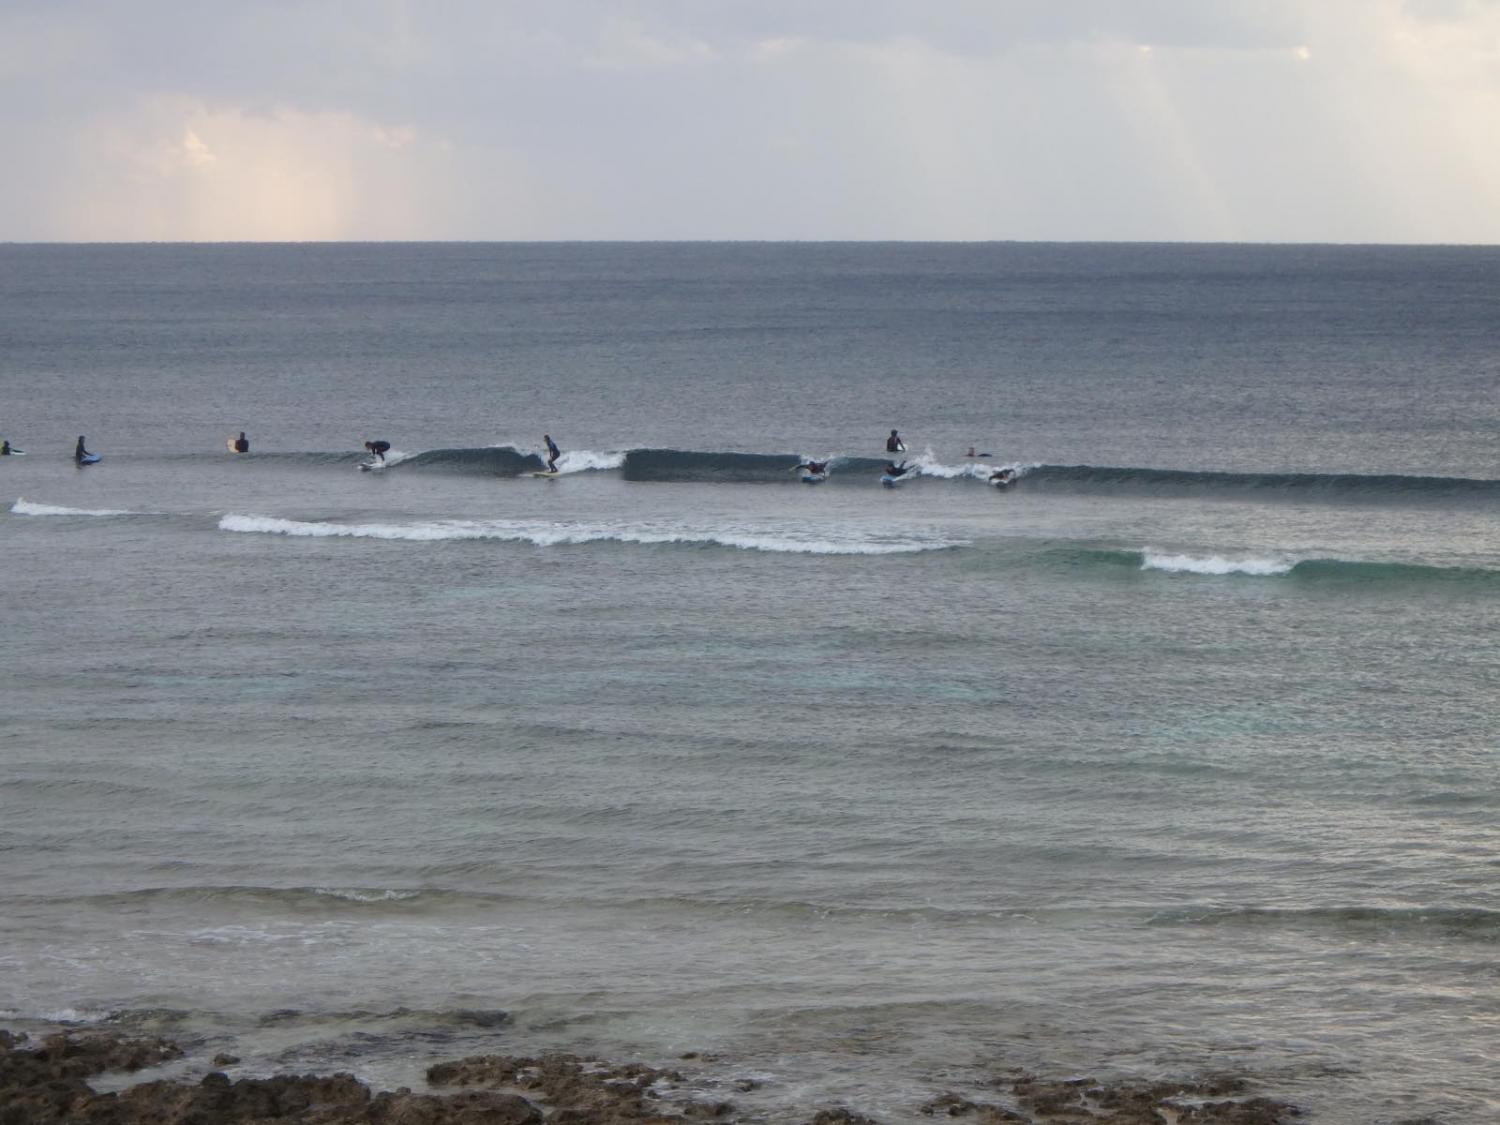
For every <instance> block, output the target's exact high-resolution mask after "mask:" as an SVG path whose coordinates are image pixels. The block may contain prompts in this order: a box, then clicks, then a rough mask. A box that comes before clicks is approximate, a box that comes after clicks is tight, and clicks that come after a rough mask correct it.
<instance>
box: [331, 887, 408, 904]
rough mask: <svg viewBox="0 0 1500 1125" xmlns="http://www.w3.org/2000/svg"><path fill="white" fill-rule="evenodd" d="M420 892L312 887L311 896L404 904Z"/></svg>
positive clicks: (350, 900)
mask: <svg viewBox="0 0 1500 1125" xmlns="http://www.w3.org/2000/svg"><path fill="white" fill-rule="evenodd" d="M421 893H422V892H421V891H395V890H383V891H365V890H360V889H359V888H357V887H314V888H313V894H315V895H326V896H327V897H329V898H342V899H346V900H348V901H349V902H405V901H406V900H407V899H411V898H416V897H417V896H418V895H420V894H421Z"/></svg>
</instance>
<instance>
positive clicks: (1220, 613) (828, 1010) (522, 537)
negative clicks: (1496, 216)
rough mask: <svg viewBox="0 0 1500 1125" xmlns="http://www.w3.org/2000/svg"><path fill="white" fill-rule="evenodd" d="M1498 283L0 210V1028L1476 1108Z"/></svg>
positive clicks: (1495, 653)
mask: <svg viewBox="0 0 1500 1125" xmlns="http://www.w3.org/2000/svg"><path fill="white" fill-rule="evenodd" d="M1497 300H1500V252H1497V251H1494V250H1488V249H1464V248H1399V249H1397V248H1379V247H1370V248H1347V247H1346V248H1334V247H1232V246H1196V247H1190V246H1021V245H990V246H921V245H904V244H893V245H639V246H631V245H548V246H521V245H515V246H512V245H503V246H501V245H443V246H421V245H410V246H353V245H351V246H222V247H212V246H202V247H180V246H160V247H146V246H117V247H114V246H100V247H19V246H10V247H0V389H3V396H0V403H3V408H0V436H4V437H6V438H9V439H10V440H11V441H12V443H13V444H14V445H15V446H17V447H18V448H20V449H24V450H26V455H25V456H24V457H17V458H11V459H9V460H4V461H0V478H3V480H4V482H5V485H6V487H7V489H8V492H6V496H7V499H6V502H5V509H6V510H7V511H6V514H3V515H0V526H3V528H4V531H5V543H6V550H7V559H8V563H9V565H8V567H7V578H6V583H5V591H6V622H7V626H8V629H7V636H8V644H7V645H6V646H5V649H4V655H3V656H0V661H3V664H0V673H3V683H4V685H5V704H6V705H5V707H4V708H3V710H0V747H3V749H0V765H3V778H4V781H3V788H0V849H3V851H4V857H5V863H6V872H7V876H8V878H7V880H6V882H5V885H4V887H3V888H0V982H3V984H0V1009H3V1012H4V1017H5V1020H6V1021H7V1022H8V1023H11V1024H15V1025H20V1026H29V1025H31V1024H33V1023H44V1022H46V1021H47V1020H57V1019H89V1020H97V1019H108V1020H111V1021H112V1022H115V1023H118V1024H122V1025H124V1026H127V1027H138V1028H147V1027H149V1028H153V1029H165V1030H167V1031H169V1032H171V1033H172V1034H176V1035H181V1036H185V1037H188V1038H189V1039H190V1041H191V1043H193V1044H195V1045H196V1046H195V1053H194V1054H193V1056H192V1057H191V1058H190V1059H189V1060H188V1062H187V1063H186V1064H184V1065H185V1067H186V1068H187V1069H188V1070H189V1071H191V1070H192V1069H193V1068H195V1067H196V1068H198V1069H202V1068H204V1067H206V1066H207V1065H208V1062H207V1060H208V1058H209V1057H211V1056H212V1054H213V1053H215V1052H216V1051H217V1050H220V1049H224V1048H226V1047H228V1048H230V1049H232V1050H233V1052H234V1053H235V1054H238V1055H240V1056H241V1057H242V1058H243V1059H244V1060H245V1061H244V1063H243V1067H242V1069H243V1070H244V1071H245V1072H247V1073H261V1072H266V1071H270V1070H274V1069H278V1068H288V1067H297V1068H301V1069H309V1068H315V1069H333V1068H346V1069H354V1070H355V1071H356V1072H357V1073H360V1074H361V1075H362V1076H365V1077H367V1078H369V1079H370V1080H372V1081H375V1082H377V1083H385V1084H395V1083H400V1082H406V1083H411V1082H415V1081H419V1080H420V1072H421V1068H422V1066H423V1065H424V1064H425V1062H426V1061H427V1060H429V1059H432V1058H440V1057H452V1056H455V1055H458V1054H462V1053H465V1052H468V1051H470V1050H489V1049H504V1050H507V1051H517V1052H519V1051H527V1050H533V1049H535V1048H537V1047H540V1046H564V1047H569V1048H572V1049H580V1048H582V1049H591V1050H598V1051H600V1052H602V1053H605V1054H609V1055H612V1056H618V1057H624V1056H626V1055H633V1056H640V1057H645V1058H651V1059H660V1060H665V1059H670V1058H672V1057H674V1056H675V1055H676V1054H679V1053H681V1052H682V1051H686V1050H698V1051H708V1052H712V1053H714V1054H716V1055H717V1056H718V1057H719V1060H720V1061H719V1062H718V1063H716V1064H714V1065H715V1066H717V1067H718V1068H719V1071H720V1072H721V1073H718V1072H716V1073H717V1077H718V1078H720V1079H722V1080H723V1081H726V1082H727V1081H729V1080H730V1079H731V1078H734V1077H737V1076H744V1075H756V1076H759V1077H761V1078H764V1079H765V1080H766V1081H765V1085H764V1086H763V1087H761V1088H760V1089H759V1090H757V1091H755V1093H754V1094H750V1095H744V1096H743V1097H739V1098H738V1100H740V1101H741V1102H742V1104H744V1105H745V1106H746V1107H747V1108H750V1109H755V1110H759V1111H762V1112H764V1113H765V1114H766V1115H768V1118H769V1119H773V1120H780V1119H787V1120H802V1119H803V1117H799V1116H798V1115H797V1112H798V1111H799V1110H805V1109H806V1108H807V1107H808V1106H810V1105H815V1104H828V1103H832V1102H838V1101H842V1102H845V1103H847V1104H849V1105H850V1106H852V1107H853V1108H855V1109H858V1110H861V1111H863V1112H868V1113H873V1114H874V1115H876V1116H878V1117H881V1118H882V1119H884V1120H891V1121H897V1120H909V1119H912V1118H913V1117H914V1116H917V1114H916V1108H915V1107H917V1106H919V1105H920V1104H921V1103H922V1102H923V1101H925V1100H926V1099H927V1098H928V1097H930V1096H931V1095H932V1094H933V1093H934V1092H936V1091H938V1090H939V1089H948V1088H953V1089H979V1088H981V1087H982V1086H983V1084H984V1083H985V1082H986V1080H987V1079H988V1077H990V1076H991V1075H993V1073H994V1072H995V1070H996V1068H997V1067H1000V1066H1012V1065H1013V1066H1025V1067H1030V1068H1033V1069H1037V1070H1040V1071H1043V1072H1047V1073H1051V1074H1066V1073H1072V1072H1077V1071H1087V1072H1091V1073H1101V1074H1103V1073H1116V1074H1133V1075H1141V1074H1145V1075H1159V1074H1174V1075H1180V1074H1190V1073H1197V1072H1201V1071H1204V1070H1214V1071H1222V1070H1224V1069H1232V1070H1238V1071H1241V1072H1243V1073H1246V1074H1247V1075H1249V1076H1250V1077H1251V1078H1252V1081H1253V1082H1254V1084H1255V1086H1256V1088H1257V1089H1258V1090H1260V1091H1262V1092H1266V1093H1270V1094H1274V1095H1277V1096H1284V1097H1289V1098H1291V1099H1292V1100H1294V1101H1297V1102H1298V1103H1299V1104H1301V1105H1303V1106H1305V1107H1307V1108H1308V1109H1309V1110H1310V1111H1312V1112H1314V1113H1315V1114H1316V1119H1317V1120H1319V1121H1335V1122H1351V1123H1352V1122H1376V1121H1384V1122H1396V1121H1400V1120H1403V1119H1407V1118H1410V1117H1413V1116H1416V1115H1420V1114H1423V1113H1431V1114H1442V1115H1447V1118H1449V1119H1452V1120H1455V1121H1457V1120H1482V1119H1485V1117H1486V1116H1487V1115H1493V1114H1494V1113H1495V1112H1496V1105H1495V1103H1494V1101H1493V1094H1492V1092H1491V1088H1492V1083H1491V1080H1490V1076H1491V1075H1492V1074H1493V1072H1494V1068H1495V1064H1496V1061H1497V1060H1496V1059H1495V1057H1494V1042H1495V1036H1494V1031H1495V1023H1494V1014H1493V1011H1492V1009H1493V995H1494V987H1495V983H1496V974H1495V960H1494V956H1493V953H1494V949H1495V945H1496V942H1497V940H1500V898H1497V894H1496V890H1495V876H1496V871H1497V863H1500V859H1497V856H1500V831H1497V829H1496V827H1495V824H1496V819H1495V817H1496V811H1497V809H1500V784H1497V770H1496V744H1497V739H1496V723H1495V719H1494V716H1495V714H1496V705H1497V703H1500V698H1497V697H1500V688H1497V685H1500V650H1497V648H1496V645H1495V640H1494V638H1495V636H1496V635H1497V632H1496V625H1497V624H1500V622H1497V614H1496V606H1497V599H1500V535H1497V531H1496V526H1497V525H1496V515H1497V511H1500V465H1497V445H1496V440H1495V439H1496V435H1497V430H1500V408H1497V400H1496V396H1495V389H1496V386H1497V384H1500V379H1497V374H1500V372H1497V364H1500V360H1497V356H1500V352H1497V349H1496V348H1495V347H1494V344H1493V342H1492V335H1493V333H1492V325H1493V323H1494V319H1495V313H1496V310H1497ZM892 427H899V428H900V430H901V432H902V434H903V435H904V436H905V439H906V443H907V446H908V453H907V455H906V456H907V458H908V460H909V462H910V463H911V464H912V465H913V466H914V472H913V473H912V474H910V475H909V476H908V477H907V478H906V479H905V480H903V481H902V482H901V483H899V484H898V485H897V486H896V487H894V488H885V487H882V486H881V483H880V481H879V479H878V478H879V475H880V471H881V468H882V466H883V465H884V461H885V457H884V452H883V440H884V436H885V434H886V433H887V432H888V431H889V430H890V429H891V428H892ZM242 429H243V430H246V431H247V432H248V434H249V436H250V439H251V442H252V452H251V453H250V454H248V455H245V456H235V455H233V454H230V453H229V452H228V451H227V450H226V448H225V439H226V437H228V436H229V435H232V434H234V433H237V432H238V431H240V430H242ZM544 432H547V433H551V434H552V435H553V436H554V437H555V438H556V439H557V440H558V441H559V443H560V444H561V445H562V446H563V449H564V451H565V452H564V457H563V459H562V461H561V463H560V467H561V468H562V469H563V473H562V475H561V476H559V477H558V478H556V479H553V480H543V479H536V478H533V477H532V476H531V475H530V474H531V472H532V471H533V470H535V469H536V468H539V467H540V465H541V462H540V460H539V459H538V458H537V456H536V453H537V450H538V449H539V448H540V446H541V437H542V434H543V433H544ZM79 433H83V434H85V435H86V436H87V438H88V442H89V447H90V448H91V449H94V450H96V451H98V452H100V453H102V454H103V460H102V462H101V463H100V464H99V465H97V466H93V467H90V468H87V469H77V468H75V467H74V466H73V464H72V462H71V460H70V459H69V455H70V453H71V450H72V447H73V443H74V441H75V440H76V438H77V436H78V434H79ZM369 438H384V439H386V440H389V441H390V442H391V443H392V446H393V452H392V454H391V456H390V463H389V464H388V466H386V467H384V468H381V469H377V470H375V471H369V472H365V471H360V468H359V466H360V464H361V462H362V461H363V460H365V455H364V454H362V453H361V451H360V445H361V443H362V442H363V441H364V440H366V439H369ZM971 445H973V446H975V447H976V452H978V453H989V454H991V456H989V457H975V458H969V457H967V456H966V452H967V450H968V449H969V447H970V446H971ZM800 457H815V458H818V459H824V458H828V459H831V460H832V464H831V471H830V474H829V477H828V479H827V480H826V481H823V482H822V483H818V484H815V485H807V484H804V483H802V482H801V480H800V474H799V473H798V472H797V471H796V463H797V461H798V459H799V458H800ZM998 466H1010V467H1013V468H1014V469H1015V470H1016V471H1017V476H1018V479H1017V481H1016V483H1015V484H1013V485H1011V486H1010V487H1009V488H1007V489H1004V490H999V489H996V488H993V487H991V486H990V485H989V484H988V482H987V478H988V477H989V476H990V474H991V473H992V472H993V471H994V470H995V468H996V467H998ZM500 1010H503V1011H506V1012H509V1013H510V1022H508V1023H504V1024H503V1025H501V1024H500V1021H499V1019H498V1017H496V1016H494V1015H493V1013H495V1012H497V1011H500Z"/></svg>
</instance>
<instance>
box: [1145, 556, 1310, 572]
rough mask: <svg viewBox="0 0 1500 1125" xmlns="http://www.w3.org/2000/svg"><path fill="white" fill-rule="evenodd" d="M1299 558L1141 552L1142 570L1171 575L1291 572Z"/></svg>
mask: <svg viewBox="0 0 1500 1125" xmlns="http://www.w3.org/2000/svg"><path fill="white" fill-rule="evenodd" d="M1296 565H1297V564H1296V562H1295V561H1290V560H1286V559H1277V558H1264V559H1257V558H1245V559H1232V558H1225V557H1224V556H1223V555H1204V556H1197V555H1167V554H1161V553H1158V552H1156V551H1143V552H1142V553H1141V569H1142V570H1164V571H1166V572H1167V573H1168V574H1250V575H1255V576H1265V575H1273V574H1290V573H1291V571H1292V568H1293V567H1295V566H1296Z"/></svg>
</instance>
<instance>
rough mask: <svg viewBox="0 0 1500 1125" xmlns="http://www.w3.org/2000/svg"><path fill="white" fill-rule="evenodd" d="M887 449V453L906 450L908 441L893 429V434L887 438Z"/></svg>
mask: <svg viewBox="0 0 1500 1125" xmlns="http://www.w3.org/2000/svg"><path fill="white" fill-rule="evenodd" d="M885 451H886V452H887V453H905V452H906V443H905V442H904V441H902V440H901V435H900V434H898V433H897V432H896V431H895V430H892V431H891V436H890V437H888V438H886V439H885Z"/></svg>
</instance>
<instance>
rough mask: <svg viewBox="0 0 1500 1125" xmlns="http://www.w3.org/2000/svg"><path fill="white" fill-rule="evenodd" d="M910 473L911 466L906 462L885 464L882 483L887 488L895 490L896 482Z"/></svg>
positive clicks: (881, 476)
mask: <svg viewBox="0 0 1500 1125" xmlns="http://www.w3.org/2000/svg"><path fill="white" fill-rule="evenodd" d="M909 472H911V466H910V465H908V464H907V463H906V462H905V461H902V462H900V463H899V464H898V463H897V462H895V461H887V462H886V463H885V472H883V473H881V474H880V483H881V484H883V485H885V486H886V487H887V488H895V487H896V482H897V481H898V480H900V479H901V478H902V477H904V476H905V475H906V474H907V473H909Z"/></svg>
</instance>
